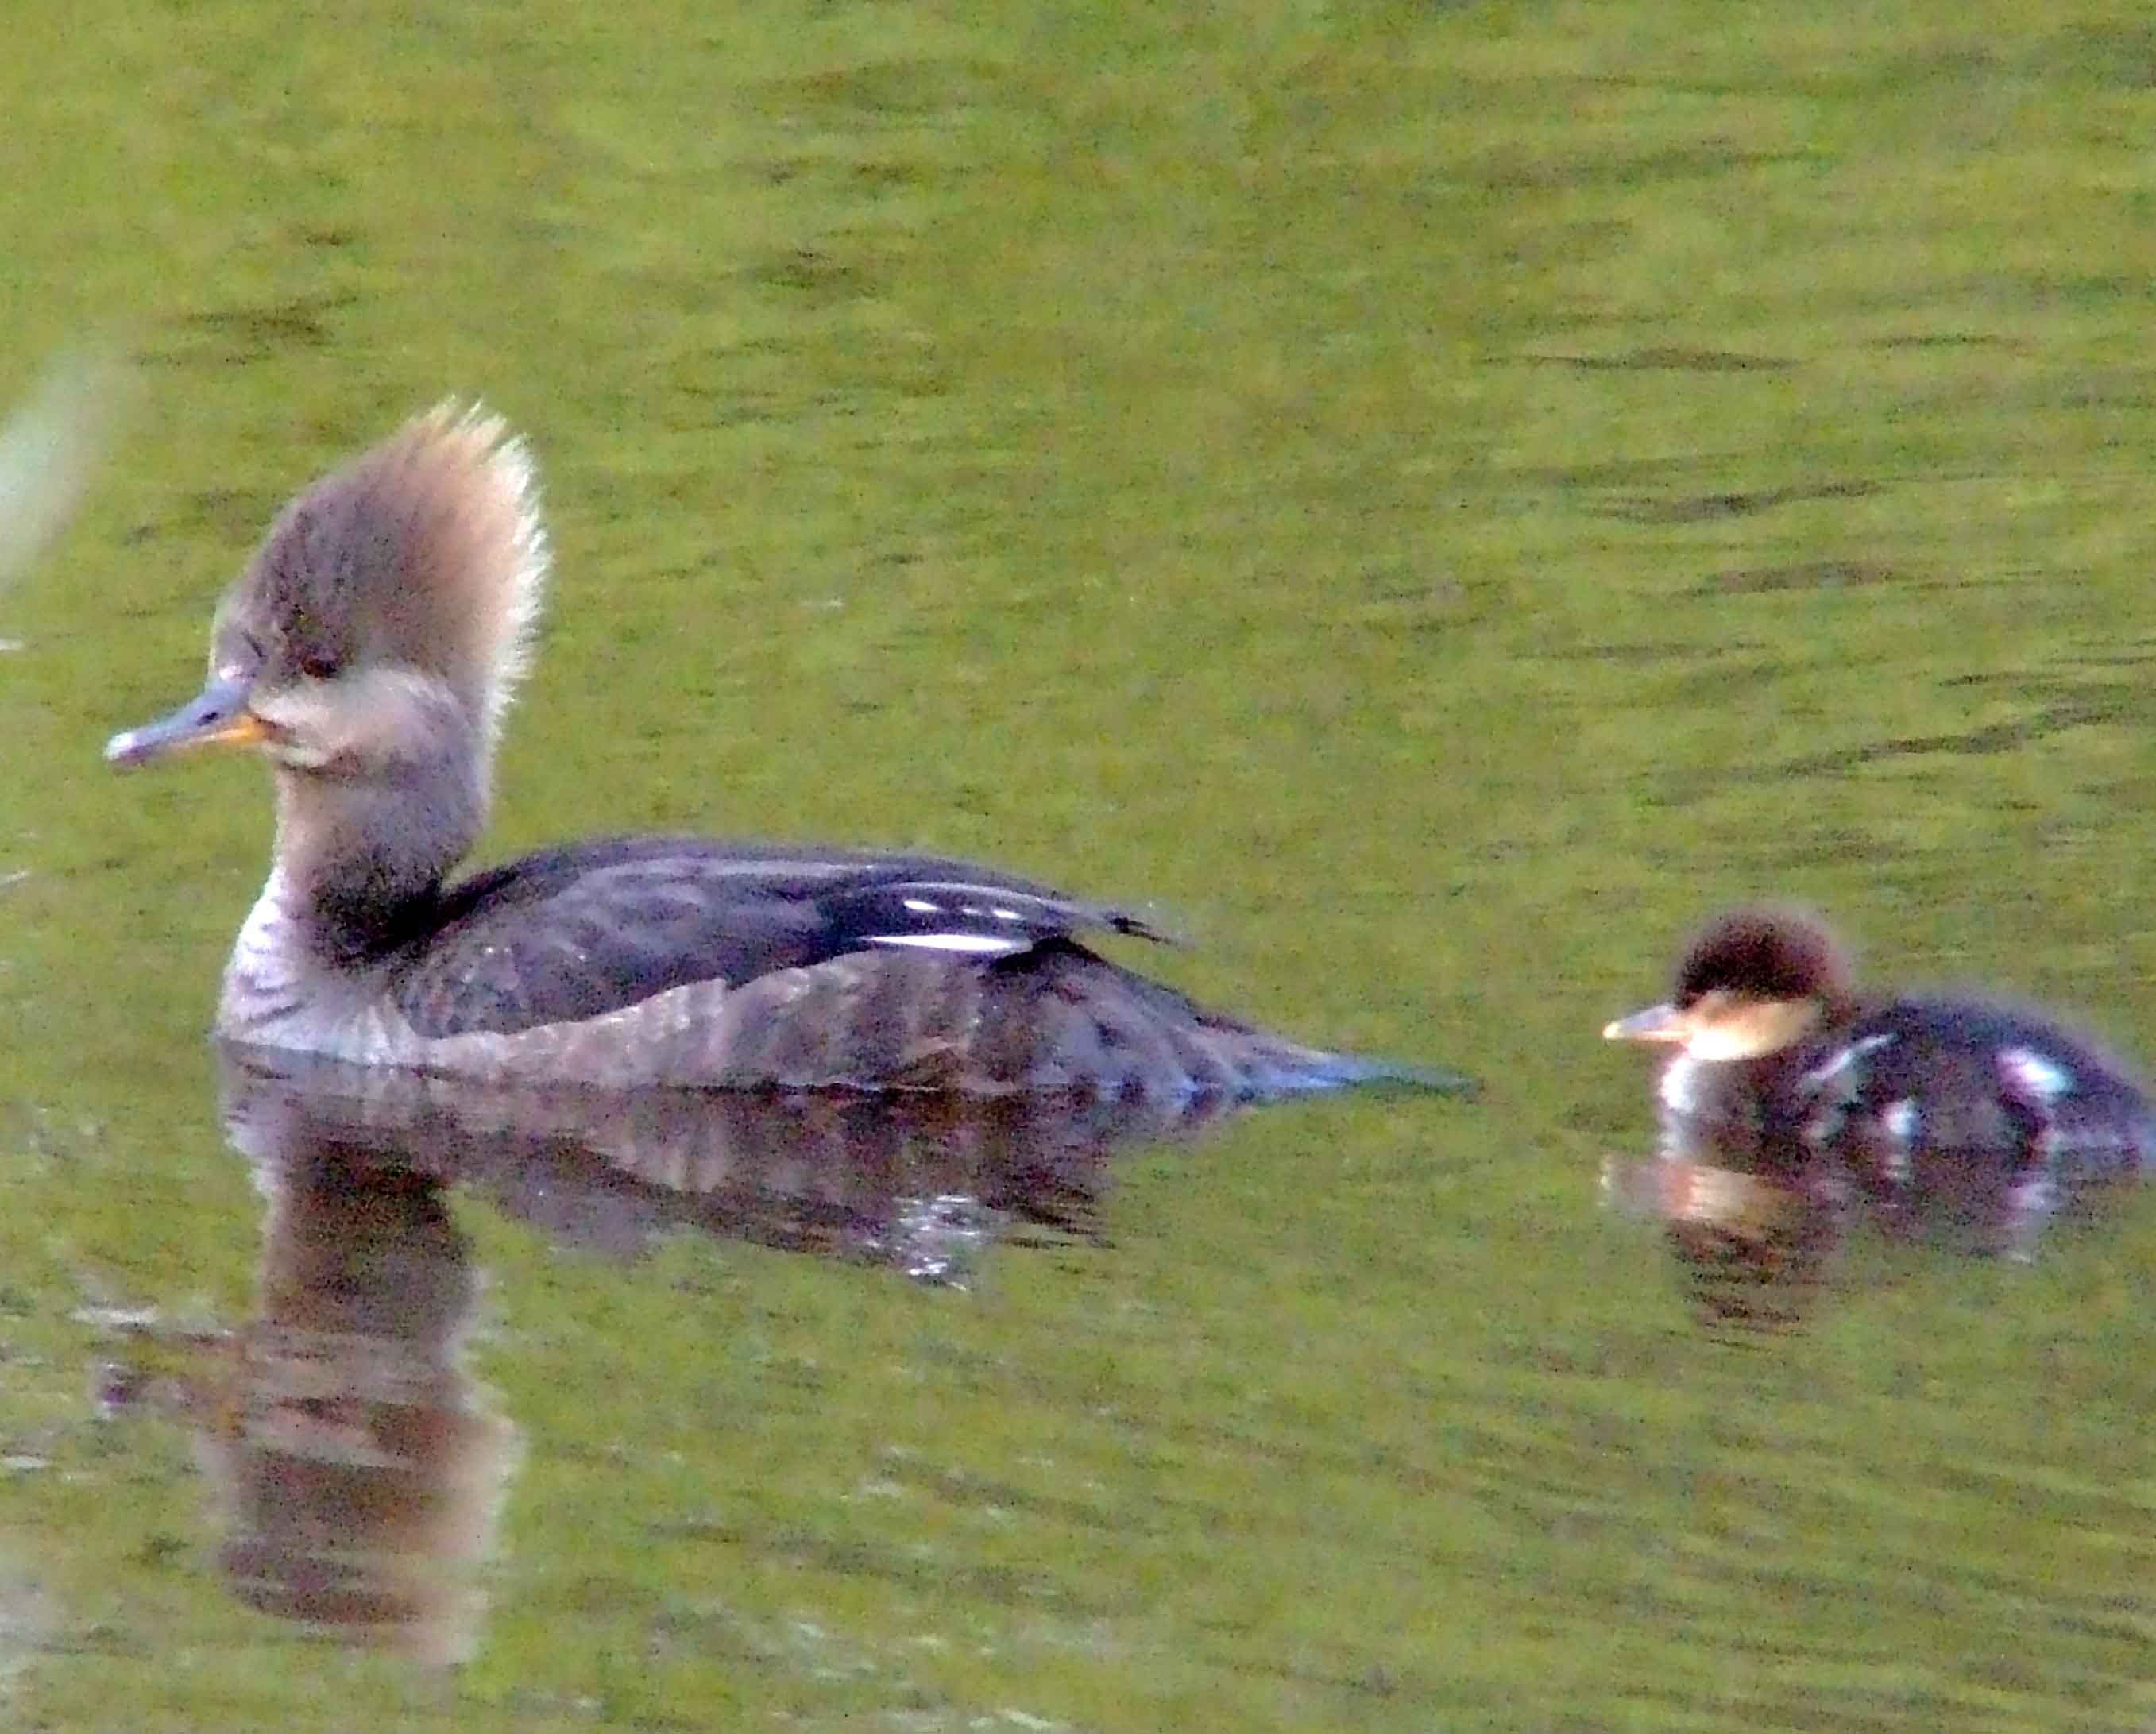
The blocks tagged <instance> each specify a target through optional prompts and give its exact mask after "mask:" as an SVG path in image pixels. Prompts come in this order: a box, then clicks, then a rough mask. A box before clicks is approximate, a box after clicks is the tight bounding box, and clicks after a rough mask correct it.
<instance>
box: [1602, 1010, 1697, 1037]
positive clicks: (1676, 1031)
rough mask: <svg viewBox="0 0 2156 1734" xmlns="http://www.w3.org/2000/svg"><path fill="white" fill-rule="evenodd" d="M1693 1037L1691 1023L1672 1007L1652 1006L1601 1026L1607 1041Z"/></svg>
mask: <svg viewBox="0 0 2156 1734" xmlns="http://www.w3.org/2000/svg"><path fill="white" fill-rule="evenodd" d="M1602 1039H1603V1040H1604V1041H1605V1042H1683V1041H1687V1040H1689V1039H1691V1021H1690V1020H1689V1019H1688V1018H1686V1016H1685V1014H1684V1013H1682V1012H1681V1011H1679V1010H1678V1009H1677V1008H1676V1007H1675V1006H1673V1005H1650V1006H1649V1007H1648V1008H1646V1009H1645V1011H1641V1012H1635V1013H1632V1014H1631V1016H1630V1017H1629V1018H1614V1019H1612V1020H1611V1021H1610V1022H1609V1023H1605V1024H1604V1025H1603V1026H1602Z"/></svg>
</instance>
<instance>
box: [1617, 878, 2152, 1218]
mask: <svg viewBox="0 0 2156 1734" xmlns="http://www.w3.org/2000/svg"><path fill="white" fill-rule="evenodd" d="M1602 1033H1603V1034H1604V1037H1605V1038H1606V1039H1609V1040H1612V1041H1638V1042H1653V1043H1663V1044H1669V1045H1671V1047H1672V1048H1674V1049H1675V1052H1674V1053H1673V1054H1672V1055H1671V1058H1670V1059H1669V1061H1668V1063H1667V1064H1666V1065H1665V1066H1664V1068H1663V1070H1662V1075H1661V1086H1660V1099H1661V1110H1662V1153H1663V1154H1664V1155H1665V1156H1666V1157H1672V1158H1675V1159H1678V1160H1681V1161H1686V1162H1694V1163H1697V1164H1700V1165H1702V1167H1707V1168H1720V1169H1733V1170H1737V1171H1739V1172H1748V1173H1756V1174H1763V1175H1767V1176H1768V1177H1772V1178H1774V1179H1775V1180H1777V1181H1779V1182H1780V1183H1784V1184H1785V1185H1788V1186H1789V1187H1790V1188H1793V1189H1794V1190H1795V1191H1797V1192H1799V1193H1804V1194H1805V1195H1807V1196H1809V1197H1811V1198H1815V1199H1816V1200H1819V1201H1820V1202H1829V1203H1830V1202H1835V1201H1845V1202H1847V1203H1851V1204H1852V1205H1861V1206H1864V1207H1866V1208H1869V1209H1871V1211H1873V1212H1874V1213H1876V1214H1878V1215H1879V1216H1880V1218H1881V1220H1882V1221H1883V1222H1885V1223H1886V1224H1887V1225H1888V1226H1890V1227H1894V1228H1900V1229H1911V1230H1914V1229H1924V1230H1927V1231H1929V1230H1933V1229H1939V1228H1942V1227H1946V1228H1954V1229H1967V1228H1971V1227H1973V1228H1974V1229H1976V1230H1977V1231H1978V1234H1979V1238H1981V1239H1984V1241H1986V1242H1987V1243H1989V1244H1990V1245H1991V1246H1992V1247H1993V1248H1994V1249H2002V1250H2003V1249H2021V1248H2022V1247H2024V1246H2025V1243H2026V1240H2027V1238H2028V1237H2029V1235H2030V1234H2032V1233H2033V1232H2034V1231H2035V1229H2039V1228H2040V1226H2041V1224H2042V1223H2043V1221H2044V1220H2045V1219H2046V1218H2047V1217H2048V1216H2049V1215H2050V1213H2051V1210H2052V1209H2053V1208H2055V1206H2056V1204H2057V1203H2059V1202H2060V1201H2061V1197H2062V1196H2063V1195H2065V1194H2066V1193H2071V1192H2072V1191H2074V1190H2075V1189H2076V1188H2079V1187H2080V1186H2082V1184H2085V1183H2089V1182H2092V1181H2098V1180H2105V1179H2112V1178H2117V1177H2125V1176H2128V1175H2131V1174H2134V1173H2138V1172H2140V1171H2141V1170H2143V1168H2145V1167H2148V1166H2150V1165H2151V1164H2152V1163H2156V1117H2153V1116H2152V1114H2151V1111H2150V1106H2149V1100H2148V1095H2147V1094H2146V1093H2145V1091H2144V1090H2143V1087H2142V1085H2140V1084H2138V1082H2137V1081H2135V1080H2133V1078H2131V1077H2130V1076H2128V1075H2127V1073H2126V1072H2125V1070H2123V1068H2122V1067H2121V1066H2120V1065H2118V1064H2117V1062H2116V1061H2115V1060H2113V1059H2110V1058H2109V1057H2108V1056H2107V1055H2106V1054H2103V1053H2102V1051H2101V1050H2100V1049H2098V1048H2097V1047H2096V1046H2095V1045H2094V1044H2092V1043H2091V1042H2090V1041H2088V1040H2087V1039H2084V1038H2082V1037H2081V1036H2078V1035H2075V1034H2071V1033H2069V1032H2068V1031H2067V1030H2066V1029H2063V1028H2061V1026H2060V1025H2059V1024H2058V1023H2056V1022H2054V1021H2053V1020H2052V1019H2051V1018H2050V1017H2049V1016H2047V1015H2045V1014H2043V1013H2037V1012H2032V1011H2026V1010H2020V1009H2017V1008H2012V1007H2010V1006H2005V1005H2000V1004H1998V1003H1993V1002H1991V1001H1989V1000H1984V999H1980V998H1967V997H1949V996H1944V995H1928V994H1927V995H1914V994H1897V995H1892V996H1886V997H1868V998H1867V997H1866V996H1864V995H1862V994H1861V993H1859V991H1858V989H1857V988H1856V978H1855V974H1854V972H1853V970H1852V968H1851V963H1850V959H1849V955H1848V953H1847V952H1846V951H1845V950H1844V948H1843V947H1842V946H1841V944H1840V941H1837V940H1836V939H1835V936H1834V935H1833V933H1832V932H1831V931H1830V930H1829V929H1828V927H1827V926H1826V925H1825V922H1823V921H1821V920H1820V918H1819V917H1818V916H1815V915H1813V914H1811V913H1810V912H1809V911H1803V910H1798V909H1790V908H1777V907H1757V908H1746V909H1738V910H1733V911H1729V912H1727V913H1726V914H1724V915H1722V916H1717V917H1716V918H1715V919H1714V920H1713V921H1711V922H1709V923H1708V924H1707V926H1706V928H1705V929H1704V930H1702V932H1701V933H1700V934H1699V936H1697V938H1696V939H1694V940H1693V941H1692V942H1691V946H1690V947H1688V948H1687V949H1686V952H1685V953H1684V955H1683V957H1682V958H1681V960H1680V961H1679V963H1678V965H1677V971H1676V993H1675V994H1674V995H1673V996H1672V997H1671V999H1670V1000H1669V1001H1667V1002H1666V1003H1664V1004H1661V1005H1656V1006H1650V1007H1649V1008H1647V1009H1645V1010H1644V1011H1640V1012H1635V1013H1632V1014H1631V1015H1630V1016H1629V1017H1625V1018H1618V1019H1617V1020H1615V1021H1614V1023H1610V1024H1609V1025H1608V1026H1607V1027H1606V1028H1605V1029H1604V1030H1603V1032H1602Z"/></svg>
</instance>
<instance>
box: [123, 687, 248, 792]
mask: <svg viewBox="0 0 2156 1734" xmlns="http://www.w3.org/2000/svg"><path fill="white" fill-rule="evenodd" d="M253 686H254V683H253V682H252V681H251V680H234V679H229V678H227V679H223V680H212V681H211V682H210V683H209V685H207V686H205V687H204V688H203V690H201V691H200V692H199V693H198V694H196V695H195V696H194V697H193V698H191V699H189V700H187V703H185V704H184V705H181V706H180V708H179V709H178V710H177V711H173V712H172V714H171V715H170V716H161V717H159V718H158V719H157V721H155V722H146V723H144V724H143V725H142V726H141V727H140V728H135V729H127V730H125V731H122V732H121V733H120V734H117V735H115V736H113V737H112V738H111V739H110V741H106V742H105V763H106V764H108V765H112V766H115V767H119V768H121V769H125V768H126V767H129V766H132V765H142V764H147V763H148V762H150V761H151V760H152V759H157V758H162V757H164V756H165V755H166V754H167V753H168V752H185V751H187V750H188V749H189V748H192V747H197V746H254V745H256V744H258V743H259V742H260V741H266V740H268V739H269V736H270V728H269V724H268V723H266V722H264V721H263V720H262V719H261V718H260V717H259V716H256V715H255V714H254V712H253V711H250V710H249V709H248V708H247V695H248V694H249V691H250V690H252V689H253Z"/></svg>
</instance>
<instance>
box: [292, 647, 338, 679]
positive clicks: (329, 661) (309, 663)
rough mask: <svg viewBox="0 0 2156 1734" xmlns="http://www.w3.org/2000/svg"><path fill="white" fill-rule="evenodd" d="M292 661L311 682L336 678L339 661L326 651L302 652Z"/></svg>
mask: <svg viewBox="0 0 2156 1734" xmlns="http://www.w3.org/2000/svg"><path fill="white" fill-rule="evenodd" d="M292 660H293V661H294V663H295V664H297V666H298V668H299V670H300V673H301V674H303V675H305V676H306V677H307V678H308V679H309V680H335V679H336V672H337V659H336V657H334V656H332V655H331V654H330V653H329V652H328V651H326V650H302V651H300V654H298V655H297V656H295V657H294V658H293V659H292Z"/></svg>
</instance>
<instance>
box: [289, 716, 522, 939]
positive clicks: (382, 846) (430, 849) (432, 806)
mask: <svg viewBox="0 0 2156 1734" xmlns="http://www.w3.org/2000/svg"><path fill="white" fill-rule="evenodd" d="M486 807H487V766H486V763H485V758H484V757H483V755H481V754H479V753H476V752H469V751H466V752H442V753H438V754H434V755H430V756H429V757H426V758H423V759H413V760H410V761H407V762H403V763H400V764H398V765H397V766H395V767H392V768H391V769H390V771H389V772H388V773H387V774H383V775H378V776H373V777H366V778H357V777H335V776H331V775H326V774H323V773H321V772H301V771H290V770H288V771H282V772H279V774H278V777H277V845H276V848H277V855H276V868H275V876H276V880H278V881H281V884H280V890H281V891H282V894H283V897H282V900H283V902H284V904H285V913H286V914H287V916H289V917H290V918H291V919H293V920H294V921H296V922H297V924H298V926H299V928H300V933H301V935H302V936H303V937H304V938H305V942H306V944H307V946H308V947H309V949H311V951H313V952H316V954H317V955H318V956H320V957H321V958H323V959H324V960H325V961H326V962H332V963H352V962H358V961H361V960H363V959H366V958H368V957H376V956H378V955H380V954H381V953H382V952H387V951H389V950H392V949H393V948H394V947H397V946H398V945H399V944H401V943H402V942H403V941H405V940H407V939H408V938H410V937H411V936H413V932H414V931H416V930H417V929H418V927H420V926H423V922H424V919H425V916H426V914H427V912H428V911H429V910H430V909H431V908H432V906H433V905H434V898H435V895H436V894H437V892H438V891H439V889H440V886H441V883H442V880H443V879H444V877H445V876H446V875H448V873H449V870H450V869H451V868H452V867H454V866H455V865H456V864H457V863H458V862H459V860H461V859H464V856H465V854H466V852H467V851H469V850H470V848H471V846H472V844H473V843H474V842H475V840H476V839H478V836H479V834H480V827H481V826H482V825H484V824H485V821H486Z"/></svg>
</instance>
